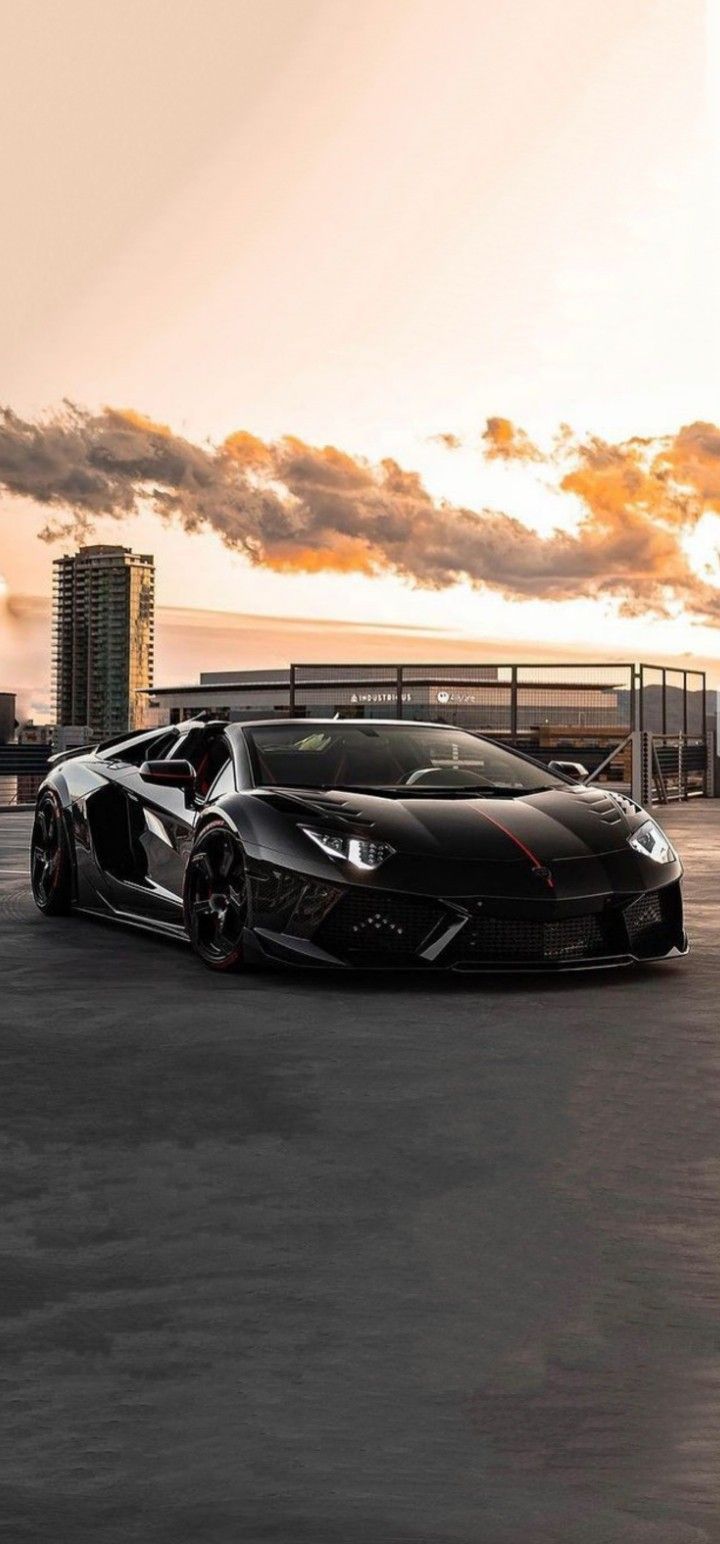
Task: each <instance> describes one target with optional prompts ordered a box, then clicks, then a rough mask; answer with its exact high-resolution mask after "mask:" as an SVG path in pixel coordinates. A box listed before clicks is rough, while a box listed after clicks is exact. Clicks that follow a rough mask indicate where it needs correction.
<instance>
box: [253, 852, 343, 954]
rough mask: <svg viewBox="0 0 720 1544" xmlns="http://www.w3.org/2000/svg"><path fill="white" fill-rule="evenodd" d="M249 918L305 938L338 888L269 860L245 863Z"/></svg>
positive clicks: (259, 923) (320, 917)
mask: <svg viewBox="0 0 720 1544" xmlns="http://www.w3.org/2000/svg"><path fill="white" fill-rule="evenodd" d="M248 879H249V882H250V891H251V897H252V920H253V924H254V926H256V927H266V928H271V929H272V930H273V932H276V933H284V932H288V933H293V934H294V935H295V936H296V937H299V938H309V937H310V936H311V935H312V933H314V931H315V929H316V927H317V926H318V923H319V922H321V921H322V918H323V917H324V916H325V913H326V912H327V911H328V909H329V908H330V907H331V906H332V904H333V902H334V900H335V898H336V896H337V895H339V893H340V891H339V888H338V886H337V885H326V884H322V883H317V882H315V881H314V880H311V879H305V878H303V876H302V875H301V874H294V873H293V872H292V870H291V869H285V868H279V867H276V866H275V864H273V863H258V862H253V863H248Z"/></svg>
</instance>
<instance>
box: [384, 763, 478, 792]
mask: <svg viewBox="0 0 720 1544" xmlns="http://www.w3.org/2000/svg"><path fill="white" fill-rule="evenodd" d="M428 778H432V779H433V781H434V783H435V785H436V787H438V788H447V787H453V786H456V785H457V784H458V783H459V784H460V785H461V786H462V787H464V788H468V787H470V786H471V784H470V783H469V781H468V774H467V772H464V771H463V770H462V767H417V768H416V769H415V771H414V772H408V774H407V777H403V778H401V785H402V786H403V787H404V788H412V786H413V784H414V783H424V782H426V781H427V779H428Z"/></svg>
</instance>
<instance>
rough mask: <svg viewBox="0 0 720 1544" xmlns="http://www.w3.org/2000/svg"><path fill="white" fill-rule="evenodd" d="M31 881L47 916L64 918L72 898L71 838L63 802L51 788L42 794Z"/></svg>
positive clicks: (33, 842) (35, 827) (35, 826)
mask: <svg viewBox="0 0 720 1544" xmlns="http://www.w3.org/2000/svg"><path fill="white" fill-rule="evenodd" d="M30 883H31V885H32V893H33V899H34V901H35V905H36V906H37V907H38V908H39V910H40V911H41V912H43V913H44V915H45V916H46V917H65V916H67V914H68V912H69V911H70V905H71V900H72V878H71V860H70V840H69V837H68V834H67V831H66V829H65V819H64V816H63V811H62V805H61V803H60V800H59V799H58V797H57V794H55V793H51V792H50V791H49V790H48V791H46V792H45V793H43V794H41V795H40V798H39V799H38V803H37V807H36V810H35V821H34V824H33V831H32V837H31V839H30Z"/></svg>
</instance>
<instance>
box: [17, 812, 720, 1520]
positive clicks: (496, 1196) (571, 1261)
mask: <svg viewBox="0 0 720 1544" xmlns="http://www.w3.org/2000/svg"><path fill="white" fill-rule="evenodd" d="M665 823H666V824H667V826H668V829H669V830H670V831H671V832H672V833H673V834H674V836H675V838H676V840H677V842H678V844H679V846H680V848H681V851H682V852H683V854H684V856H685V858H686V863H687V869H688V877H687V899H688V912H689V926H690V930H691V934H692V941H693V945H694V949H693V953H692V955H691V957H690V958H689V959H688V960H687V961H686V962H680V963H676V964H673V965H670V966H666V967H663V968H648V967H646V968H644V969H642V970H637V971H634V972H631V971H627V970H626V971H617V972H608V973H603V974H597V975H583V976H577V977H564V978H560V979H555V980H547V979H540V980H537V979H534V978H529V977H528V978H523V979H522V980H519V981H515V982H513V981H512V980H507V979H503V980H499V979H493V980H482V979H462V980H458V981H454V980H437V981H431V982H428V981H427V980H422V981H415V980H413V979H411V978H407V977H404V978H399V979H397V980H395V981H393V980H391V979H388V978H386V977H384V978H382V979H380V980H375V981H371V980H368V979H362V980H358V979H350V978H348V979H345V978H341V979H337V978H315V977H309V976H298V975H296V974H287V975H273V974H257V975H252V976H248V977H246V978H245V977H236V978H229V979H224V978H216V977H213V976H211V975H210V974H209V973H206V972H205V971H203V969H202V968H201V967H200V966H199V965H198V964H197V963H196V962H195V960H194V959H193V958H192V956H191V954H190V953H189V951H188V950H186V949H184V948H182V947H181V946H178V945H176V944H172V943H169V942H165V941H156V940H154V939H152V938H148V937H145V936H143V935H141V934H137V933H128V932H123V931H120V930H118V929H114V928H112V927H111V926H110V925H106V924H103V923H100V922H97V923H96V922H92V921H89V920H84V919H79V918H71V919H67V920H65V919H61V920H55V921H46V920H45V919H43V918H42V917H40V915H39V914H38V913H37V912H36V911H35V909H34V907H33V905H32V903H31V900H30V897H29V890H28V882H27V875H26V858H25V854H26V849H27V840H28V832H29V818H28V817H26V816H21V815H4V816H0V1016H1V1019H2V1028H1V1031H0V1048H1V1052H2V1068H1V1077H0V1110H1V1122H0V1139H1V1141H2V1178H1V1182H0V1214H1V1223H2V1238H1V1241H0V1250H1V1252H2V1259H1V1260H0V1367H1V1369H2V1372H1V1376H2V1379H3V1396H2V1400H1V1401H0V1467H1V1469H2V1478H1V1481H0V1535H1V1536H2V1537H3V1538H7V1539H9V1540H11V1541H13V1544H15V1541H17V1544H26V1541H32V1544H64V1541H66V1540H67V1541H68V1544H91V1541H92V1544H255V1541H272V1544H366V1541H367V1544H700V1541H706V1544H708V1541H709V1544H714V1541H716V1540H720V1461H719V1457H720V1442H719V1439H720V1247H719V1246H720V1237H719V1234H720V1220H719V1219H720V1206H719V1202H720V1150H719V1144H718V1115H719V1108H720V1078H719V1075H718V1074H719V1069H720V1024H719V1012H718V1009H719V1005H720V958H719V951H718V943H719V941H720V929H719V925H718V924H719V918H718V911H717V899H716V891H717V876H718V872H719V871H720V868H719V865H720V802H718V803H717V804H716V803H706V804H704V805H702V804H699V803H696V804H693V805H691V806H688V807H686V808H681V809H675V810H672V811H671V812H670V813H669V814H668V816H667V819H666V821H665Z"/></svg>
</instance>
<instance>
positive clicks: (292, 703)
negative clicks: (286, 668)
mask: <svg viewBox="0 0 720 1544" xmlns="http://www.w3.org/2000/svg"><path fill="white" fill-rule="evenodd" d="M289 707H290V717H291V718H294V717H295V666H294V665H291V666H290V698H289Z"/></svg>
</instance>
